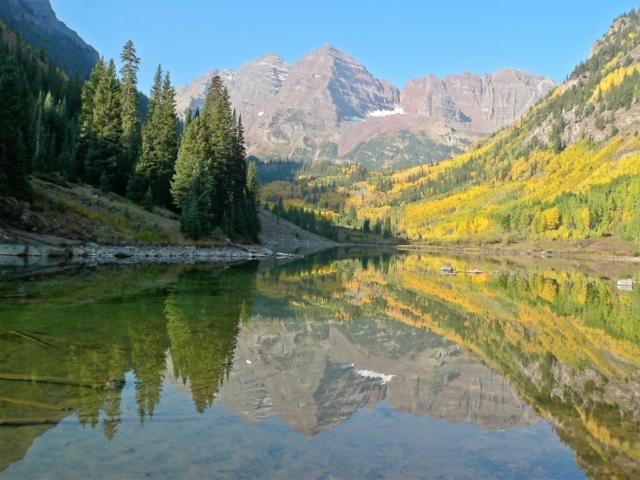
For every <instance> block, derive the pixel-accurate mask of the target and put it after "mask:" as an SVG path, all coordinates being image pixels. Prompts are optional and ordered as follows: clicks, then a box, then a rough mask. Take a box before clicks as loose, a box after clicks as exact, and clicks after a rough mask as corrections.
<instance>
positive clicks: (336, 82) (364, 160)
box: [176, 44, 556, 168]
mask: <svg viewBox="0 0 640 480" xmlns="http://www.w3.org/2000/svg"><path fill="white" fill-rule="evenodd" d="M214 75H220V76H221V78H222V80H223V83H224V84H225V86H226V87H227V88H228V90H229V94H230V97H231V102H232V104H233V105H234V107H235V108H236V110H237V111H238V113H239V114H241V115H242V117H243V123H244V125H245V129H246V139H247V143H248V147H249V148H248V153H249V154H253V155H257V156H259V157H261V158H264V159H284V158H286V159H290V160H298V161H316V160H328V161H339V162H347V163H351V162H353V163H360V164H364V165H366V166H370V167H373V168H387V167H395V166H397V165H398V164H402V163H403V162H404V163H408V164H410V165H415V164H424V163H430V162H432V161H434V160H440V159H442V158H446V157H447V156H450V154H453V153H460V152H462V151H463V150H464V148H465V147H466V146H467V145H469V144H470V143H472V142H473V141H475V140H477V139H478V138H480V137H481V136H482V135H484V134H487V133H491V132H493V131H495V130H496V129H498V128H501V127H503V126H505V125H507V124H510V123H512V122H513V121H515V120H517V119H518V118H519V117H520V115H521V114H522V113H524V112H525V111H526V109H528V108H530V106H532V105H533V104H534V103H536V102H537V100H539V99H540V98H542V97H543V96H544V95H546V94H547V93H548V92H549V91H551V90H553V88H555V86H556V85H555V82H553V80H551V79H549V78H547V77H544V76H541V75H537V74H531V73H528V72H524V71H522V70H518V69H511V68H510V69H501V70H498V71H497V72H494V73H493V74H486V73H485V74H484V75H483V76H482V77H480V76H479V75H477V74H473V73H471V72H463V73H462V74H460V75H447V76H445V77H444V78H443V79H440V78H438V77H435V76H433V75H430V76H427V77H424V78H422V79H411V80H409V81H408V82H407V84H406V85H405V86H404V87H403V88H402V89H398V88H397V87H395V86H394V85H392V84H391V83H390V82H389V81H387V80H384V79H378V78H376V77H374V76H373V75H372V74H371V73H370V72H369V71H368V70H367V69H366V67H365V66H364V65H362V64H361V63H359V62H358V61H357V60H356V59H355V58H353V57H351V56H350V55H348V54H347V53H345V52H342V51H340V50H338V49H337V48H335V47H333V46H332V45H329V44H325V45H324V46H322V47H320V48H318V49H315V50H312V51H311V52H310V53H308V54H307V55H305V56H303V57H302V58H300V59H299V60H298V61H296V62H295V63H294V64H293V65H289V64H287V63H286V62H285V61H284V60H283V59H282V58H281V57H279V56H278V55H277V54H275V53H270V54H267V55H264V56H261V57H259V58H258V59H256V60H254V61H252V62H248V63H245V64H244V65H242V66H241V67H240V68H239V69H238V71H237V72H233V71H232V70H229V69H224V70H218V69H214V70H212V71H210V72H209V73H208V74H205V75H203V76H201V77H197V78H196V79H194V81H193V82H192V83H191V84H190V85H187V86H180V87H177V88H176V100H177V110H178V113H179V115H180V116H184V115H185V113H186V111H187V109H188V108H192V109H194V110H195V108H199V107H201V105H202V104H203V102H204V97H205V95H206V91H207V89H208V84H209V82H210V78H211V77H212V76H214ZM238 84H240V85H242V88H239V86H238ZM448 90H451V91H452V93H449V91H448ZM257 91H259V92H261V95H260V96H258V97H256V96H255V95H254V94H253V93H252V92H257ZM400 132H403V133H402V134H401V135H400ZM407 138H409V139H410V140H409V141H411V142H413V143H414V144H415V145H418V146H419V147H418V149H417V151H418V153H417V154H415V155H413V156H411V157H410V158H404V159H403V160H402V159H401V160H399V161H398V160H394V158H401V157H402V155H403V153H402V151H401V150H402V148H401V146H402V145H403V142H406V139H407ZM374 139H375V141H374V143H375V144H376V145H378V144H382V146H376V147H375V148H373V149H372V148H369V147H371V144H370V143H369V144H368V142H371V141H372V140H374ZM432 144H433V145H432ZM398 145H399V146H398ZM442 147H445V148H442ZM356 149H357V150H358V151H357V152H355V150H356ZM373 150H376V151H373ZM382 151H384V152H386V153H381V152H382ZM405 156H406V155H405ZM381 159H382V160H381Z"/></svg>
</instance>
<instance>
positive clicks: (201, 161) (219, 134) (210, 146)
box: [171, 76, 260, 241]
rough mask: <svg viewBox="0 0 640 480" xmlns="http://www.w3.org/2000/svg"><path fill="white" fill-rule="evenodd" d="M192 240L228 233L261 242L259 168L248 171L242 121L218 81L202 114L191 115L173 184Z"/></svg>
mask: <svg viewBox="0 0 640 480" xmlns="http://www.w3.org/2000/svg"><path fill="white" fill-rule="evenodd" d="M171 193H172V195H173V201H174V203H175V206H177V207H179V208H181V210H182V216H181V224H182V228H183V230H184V232H185V234H187V235H188V236H190V237H192V238H195V239H198V238H200V237H202V236H208V235H212V234H214V233H217V234H218V235H220V234H221V233H224V234H225V235H228V236H230V237H239V238H249V239H251V240H253V241H257V239H258V238H257V236H258V233H259V232H260V222H259V219H258V206H259V205H260V183H259V180H258V170H257V167H256V165H255V163H253V162H252V163H251V164H250V165H249V167H248V168H247V163H246V153H245V146H244V134H243V127H242V119H241V118H240V117H238V116H237V115H236V112H235V110H232V108H231V102H230V100H229V93H228V92H227V89H226V88H224V87H223V85H222V80H221V78H220V77H219V76H215V77H214V78H213V79H212V81H211V85H210V86H209V92H208V94H207V98H206V100H205V103H204V107H203V109H202V112H200V111H196V112H195V114H193V115H192V114H191V112H189V113H188V114H187V119H186V122H185V125H184V129H183V132H182V138H181V142H180V148H179V150H178V158H177V160H176V164H175V174H174V175H173V178H172V181H171Z"/></svg>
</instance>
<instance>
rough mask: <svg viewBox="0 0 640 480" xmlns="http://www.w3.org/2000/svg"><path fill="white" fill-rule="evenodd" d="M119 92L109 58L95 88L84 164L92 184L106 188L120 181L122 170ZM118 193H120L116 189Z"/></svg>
mask: <svg viewBox="0 0 640 480" xmlns="http://www.w3.org/2000/svg"><path fill="white" fill-rule="evenodd" d="M121 100H122V94H121V87H120V82H119V81H118V78H117V77H116V66H115V63H114V61H113V60H110V61H109V65H108V66H107V68H106V70H105V71H104V74H103V75H102V78H101V80H100V83H99V85H98V89H97V90H96V92H95V97H94V101H93V104H94V107H93V118H92V121H91V122H92V137H93V139H92V142H91V143H90V144H89V148H88V151H87V156H86V159H85V165H86V170H87V178H88V180H89V182H90V183H92V184H93V185H96V186H97V185H99V186H100V188H105V189H107V190H110V189H113V188H116V187H118V186H120V185H121V184H122V180H123V177H124V178H126V172H122V171H121V170H119V168H118V167H119V166H121V164H122V155H123V151H122V144H121V142H122V122H121V118H122V103H121ZM117 191H118V193H123V192H122V191H121V190H117Z"/></svg>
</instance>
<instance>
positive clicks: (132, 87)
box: [120, 40, 142, 175]
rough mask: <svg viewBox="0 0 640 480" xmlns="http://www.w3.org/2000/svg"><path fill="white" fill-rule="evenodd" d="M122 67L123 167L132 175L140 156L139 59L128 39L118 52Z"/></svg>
mask: <svg viewBox="0 0 640 480" xmlns="http://www.w3.org/2000/svg"><path fill="white" fill-rule="evenodd" d="M120 60H121V61H122V68H121V69H120V78H121V81H122V145H123V148H124V150H125V154H124V155H123V165H122V167H123V169H124V171H125V172H126V173H127V175H132V174H133V170H134V167H135V165H136V163H137V162H138V158H139V157H140V149H141V144H142V133H141V126H140V115H139V108H140V97H139V94H138V71H139V65H140V59H139V58H138V57H137V55H136V49H135V47H134V46H133V42H132V41H131V40H129V41H128V42H127V43H126V44H125V46H124V48H123V50H122V53H121V54H120Z"/></svg>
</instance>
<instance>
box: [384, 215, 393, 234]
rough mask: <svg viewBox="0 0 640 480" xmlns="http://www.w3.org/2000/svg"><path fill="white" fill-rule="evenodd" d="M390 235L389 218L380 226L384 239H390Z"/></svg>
mask: <svg viewBox="0 0 640 480" xmlns="http://www.w3.org/2000/svg"><path fill="white" fill-rule="evenodd" d="M391 235H392V232H391V218H390V217H386V218H385V219H384V224H383V226H382V236H383V237H384V238H390V237H391Z"/></svg>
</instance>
